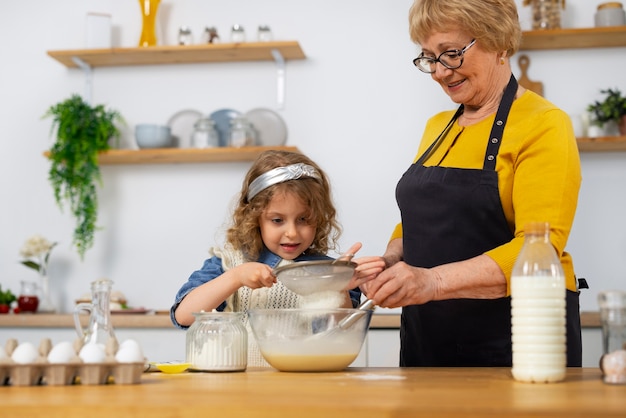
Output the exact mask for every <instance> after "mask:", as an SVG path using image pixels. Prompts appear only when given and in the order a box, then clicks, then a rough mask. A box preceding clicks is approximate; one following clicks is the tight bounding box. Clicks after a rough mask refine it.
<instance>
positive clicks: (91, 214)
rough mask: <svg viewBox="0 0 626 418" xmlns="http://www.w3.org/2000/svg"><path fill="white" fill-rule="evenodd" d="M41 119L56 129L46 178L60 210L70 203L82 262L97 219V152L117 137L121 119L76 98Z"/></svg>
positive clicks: (75, 244)
mask: <svg viewBox="0 0 626 418" xmlns="http://www.w3.org/2000/svg"><path fill="white" fill-rule="evenodd" d="M44 117H52V118H53V124H52V128H51V132H52V131H54V129H55V128H57V131H56V141H55V143H54V144H53V145H52V148H51V149H50V153H49V158H50V161H51V163H52V164H51V166H50V171H49V172H48V179H49V181H50V184H51V185H52V188H53V190H54V198H55V200H56V203H57V204H58V205H59V207H60V208H61V209H63V203H64V202H65V203H67V204H69V207H70V210H71V212H72V216H73V217H74V218H75V221H76V225H75V228H74V233H73V244H74V246H75V247H76V250H77V251H78V254H79V255H80V257H81V259H82V258H84V255H85V251H87V250H88V249H89V248H91V247H92V246H93V241H94V232H95V229H96V221H97V218H98V195H97V193H96V186H97V185H98V184H102V180H101V177H100V167H99V165H98V153H100V152H102V151H106V150H108V149H110V144H109V141H110V139H111V138H119V135H120V132H119V129H118V128H117V126H116V125H115V122H119V121H121V120H122V119H121V116H120V114H119V113H118V112H117V111H115V110H107V109H105V107H104V106H103V105H97V106H93V107H92V106H91V105H90V104H89V103H87V102H85V101H84V100H83V99H82V98H81V97H80V96H79V95H72V96H71V97H70V98H69V99H66V100H64V101H62V102H60V103H57V104H55V105H53V106H51V107H50V108H49V109H48V111H47V112H46V113H45V115H44Z"/></svg>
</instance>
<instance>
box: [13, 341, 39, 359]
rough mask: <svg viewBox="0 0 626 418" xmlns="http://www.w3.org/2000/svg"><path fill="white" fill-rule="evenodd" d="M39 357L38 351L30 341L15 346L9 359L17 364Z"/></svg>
mask: <svg viewBox="0 0 626 418" xmlns="http://www.w3.org/2000/svg"><path fill="white" fill-rule="evenodd" d="M37 357H39V351H37V348H35V346H34V345H33V344H32V343H29V342H24V343H21V344H20V345H18V346H17V347H15V350H13V354H12V355H11V359H12V360H13V361H14V362H16V363H19V364H28V363H34V362H35V360H37Z"/></svg>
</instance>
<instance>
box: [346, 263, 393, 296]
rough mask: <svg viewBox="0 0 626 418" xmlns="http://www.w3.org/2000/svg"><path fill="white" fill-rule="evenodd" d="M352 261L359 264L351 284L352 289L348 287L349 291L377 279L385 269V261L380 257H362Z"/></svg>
mask: <svg viewBox="0 0 626 418" xmlns="http://www.w3.org/2000/svg"><path fill="white" fill-rule="evenodd" d="M352 261H354V262H355V263H356V264H357V267H356V269H355V271H354V276H353V277H352V280H351V281H350V284H349V286H352V287H348V288H349V289H354V288H355V287H360V286H362V285H363V284H365V283H367V282H368V281H370V280H372V279H375V278H376V276H378V275H379V274H380V273H381V272H382V271H383V270H384V269H385V260H384V259H383V258H382V257H379V256H366V257H360V258H357V259H355V260H352Z"/></svg>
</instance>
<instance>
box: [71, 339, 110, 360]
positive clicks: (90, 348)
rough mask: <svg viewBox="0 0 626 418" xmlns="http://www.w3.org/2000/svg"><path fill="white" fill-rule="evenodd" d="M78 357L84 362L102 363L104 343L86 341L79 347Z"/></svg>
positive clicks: (104, 353)
mask: <svg viewBox="0 0 626 418" xmlns="http://www.w3.org/2000/svg"><path fill="white" fill-rule="evenodd" d="M78 357H80V359H81V360H82V361H83V362H85V363H103V362H104V359H105V358H106V352H105V349H104V345H102V344H97V343H87V344H85V345H84V346H83V348H81V349H80V353H78Z"/></svg>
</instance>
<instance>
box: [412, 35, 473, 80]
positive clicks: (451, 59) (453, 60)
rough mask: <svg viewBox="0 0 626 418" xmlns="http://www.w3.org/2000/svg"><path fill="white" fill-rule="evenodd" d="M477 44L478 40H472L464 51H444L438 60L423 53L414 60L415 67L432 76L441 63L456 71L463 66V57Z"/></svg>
mask: <svg viewBox="0 0 626 418" xmlns="http://www.w3.org/2000/svg"><path fill="white" fill-rule="evenodd" d="M475 43H476V39H472V42H470V43H469V44H467V45H466V46H465V47H463V49H451V50H449V51H444V52H442V53H441V54H439V56H438V57H437V58H433V57H425V56H424V53H423V52H422V53H421V54H420V55H419V57H417V58H415V59H414V60H413V65H415V66H416V67H417V68H418V69H419V70H420V71H422V72H424V73H427V74H432V73H434V72H435V71H436V69H437V63H438V62H439V63H441V65H443V66H444V67H446V68H448V69H450V70H456V69H457V68H459V67H460V66H461V65H463V55H465V53H466V52H467V50H468V49H470V48H471V47H472V46H473V45H474V44H475Z"/></svg>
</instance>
